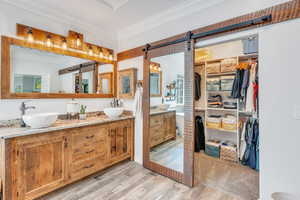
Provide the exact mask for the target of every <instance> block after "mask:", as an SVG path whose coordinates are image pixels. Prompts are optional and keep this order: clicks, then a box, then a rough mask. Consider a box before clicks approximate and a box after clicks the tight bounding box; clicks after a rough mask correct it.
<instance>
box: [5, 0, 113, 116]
mask: <svg viewBox="0 0 300 200" xmlns="http://www.w3.org/2000/svg"><path fill="white" fill-rule="evenodd" d="M16 23H21V24H26V25H29V26H33V27H36V28H40V29H44V30H47V31H50V32H54V33H58V34H62V35H68V31H69V30H75V31H78V32H81V33H83V34H84V35H85V40H86V41H87V42H91V43H95V44H98V45H103V46H106V47H108V48H116V46H117V43H116V39H115V38H116V36H115V33H110V34H108V35H110V37H108V36H107V35H101V34H99V32H101V31H99V32H97V30H96V29H93V30H92V31H91V30H89V29H87V27H82V26H77V25H76V24H70V23H67V22H65V21H64V22H62V20H54V19H53V18H50V17H47V15H46V13H45V15H43V16H41V15H35V14H33V13H31V12H29V11H26V10H23V9H20V8H16V7H13V6H11V5H7V4H6V3H3V2H2V1H0V35H6V36H12V37H15V36H16ZM95 30H96V31H95ZM22 101H23V100H0V120H7V119H14V118H18V117H19V115H20V111H19V106H20V104H21V102H22ZM68 101H70V99H35V100H33V101H32V102H31V103H29V104H31V105H35V106H36V107H37V109H36V110H30V111H28V113H36V112H59V113H65V112H66V102H68ZM79 101H80V102H81V103H82V104H85V105H87V106H88V107H87V111H97V110H103V108H105V107H107V106H109V105H110V104H109V102H110V99H80V100H79Z"/></svg>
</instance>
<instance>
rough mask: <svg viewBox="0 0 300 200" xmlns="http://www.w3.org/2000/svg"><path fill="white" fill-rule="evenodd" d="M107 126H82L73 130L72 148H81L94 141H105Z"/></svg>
mask: <svg viewBox="0 0 300 200" xmlns="http://www.w3.org/2000/svg"><path fill="white" fill-rule="evenodd" d="M106 137H107V128H98V127H94V126H92V127H84V128H81V129H79V131H78V130H75V131H74V132H73V135H72V138H73V148H83V147H87V146H90V145H92V144H94V143H96V142H101V143H105V142H106Z"/></svg>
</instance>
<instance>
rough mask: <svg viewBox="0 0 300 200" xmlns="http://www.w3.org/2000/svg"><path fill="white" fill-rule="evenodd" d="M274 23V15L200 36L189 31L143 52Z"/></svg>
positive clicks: (149, 47)
mask: <svg viewBox="0 0 300 200" xmlns="http://www.w3.org/2000/svg"><path fill="white" fill-rule="evenodd" d="M270 21H272V15H271V14H270V15H265V16H262V17H258V18H255V19H251V20H248V21H245V22H241V23H237V24H232V25H228V26H225V27H222V28H218V29H214V30H211V31H207V32H203V33H198V34H193V33H192V32H191V31H189V32H188V33H187V34H186V36H185V37H183V38H179V39H177V40H173V41H169V42H165V43H161V44H158V45H153V46H151V45H150V44H147V45H146V48H144V49H143V51H145V52H147V51H150V50H153V49H158V48H161V47H165V46H170V45H174V44H178V43H181V42H185V41H189V40H191V39H199V38H203V37H207V36H211V35H215V34H219V33H224V32H228V31H233V30H235V29H241V28H246V27H248V26H254V25H258V24H263V23H266V22H270Z"/></svg>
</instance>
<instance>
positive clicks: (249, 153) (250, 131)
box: [242, 118, 259, 169]
mask: <svg viewBox="0 0 300 200" xmlns="http://www.w3.org/2000/svg"><path fill="white" fill-rule="evenodd" d="M258 127H259V125H258V121H257V119H253V118H249V119H248V121H247V124H246V132H245V133H246V134H245V140H246V143H247V147H246V151H245V153H244V156H243V159H242V164H244V165H248V166H249V167H251V168H252V169H256V168H257V162H258V159H259V156H257V144H258V137H259V128H258Z"/></svg>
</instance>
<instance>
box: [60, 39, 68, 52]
mask: <svg viewBox="0 0 300 200" xmlns="http://www.w3.org/2000/svg"><path fill="white" fill-rule="evenodd" d="M61 47H62V48H63V49H64V50H67V49H68V45H67V40H66V38H63V41H62V45H61Z"/></svg>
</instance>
